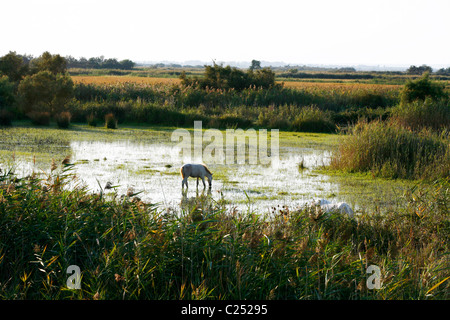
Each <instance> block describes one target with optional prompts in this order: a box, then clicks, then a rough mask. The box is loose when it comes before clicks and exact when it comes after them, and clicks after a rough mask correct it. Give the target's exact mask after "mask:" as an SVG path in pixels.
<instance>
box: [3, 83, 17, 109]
mask: <svg viewBox="0 0 450 320" xmlns="http://www.w3.org/2000/svg"><path fill="white" fill-rule="evenodd" d="M14 100H15V97H14V84H13V83H12V82H11V81H9V79H8V76H0V110H2V109H6V108H8V107H11V105H12V104H13V103H14Z"/></svg>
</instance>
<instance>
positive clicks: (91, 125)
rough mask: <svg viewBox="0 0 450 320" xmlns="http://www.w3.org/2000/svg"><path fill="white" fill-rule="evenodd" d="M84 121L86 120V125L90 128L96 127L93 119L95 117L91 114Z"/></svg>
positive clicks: (95, 121)
mask: <svg viewBox="0 0 450 320" xmlns="http://www.w3.org/2000/svg"><path fill="white" fill-rule="evenodd" d="M86 120H87V124H88V125H89V126H90V127H96V126H97V119H96V118H95V116H94V114H93V113H91V114H90V115H88V116H87V117H86Z"/></svg>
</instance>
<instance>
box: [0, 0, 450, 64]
mask: <svg viewBox="0 0 450 320" xmlns="http://www.w3.org/2000/svg"><path fill="white" fill-rule="evenodd" d="M1 1H2V2H1V4H0V17H1V18H0V30H1V32H0V55H4V54H6V53H8V52H9V51H16V52H17V53H20V54H25V53H26V54H32V55H34V56H38V55H40V54H41V53H42V52H44V51H50V52H51V53H59V54H61V55H64V56H65V55H72V56H74V57H76V58H79V57H87V58H89V57H93V56H100V55H104V56H105V57H106V58H117V59H119V60H121V59H126V58H129V59H131V60H134V61H143V60H146V61H161V60H170V61H180V62H183V61H186V60H202V61H212V59H215V60H217V61H250V60H252V59H257V60H266V61H283V62H286V63H291V64H342V65H357V64H368V65H397V66H398V65H411V64H415V65H421V64H428V65H432V66H433V65H435V66H436V65H437V66H450V19H449V14H450V0H423V1H422V0H417V1H414V0H367V1H365V0H308V1H303V0H298V1H288V0H273V1H263V0H255V1H254V0H226V1H225V0H221V1H218V0H162V1H151V0H146V1H139V0H127V1H123V0H120V1H119V0H117V1H116V0H67V1H66V0H1Z"/></svg>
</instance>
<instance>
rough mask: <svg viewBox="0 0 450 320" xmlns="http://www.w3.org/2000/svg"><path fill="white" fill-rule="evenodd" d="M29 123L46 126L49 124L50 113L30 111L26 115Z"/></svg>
mask: <svg viewBox="0 0 450 320" xmlns="http://www.w3.org/2000/svg"><path fill="white" fill-rule="evenodd" d="M27 117H28V118H30V120H31V123H33V124H34V125H38V126H48V125H49V124H50V112H47V111H31V112H29V113H27Z"/></svg>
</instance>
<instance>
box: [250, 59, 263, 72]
mask: <svg viewBox="0 0 450 320" xmlns="http://www.w3.org/2000/svg"><path fill="white" fill-rule="evenodd" d="M259 69H261V61H258V60H252V63H251V65H250V70H252V71H253V70H259Z"/></svg>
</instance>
